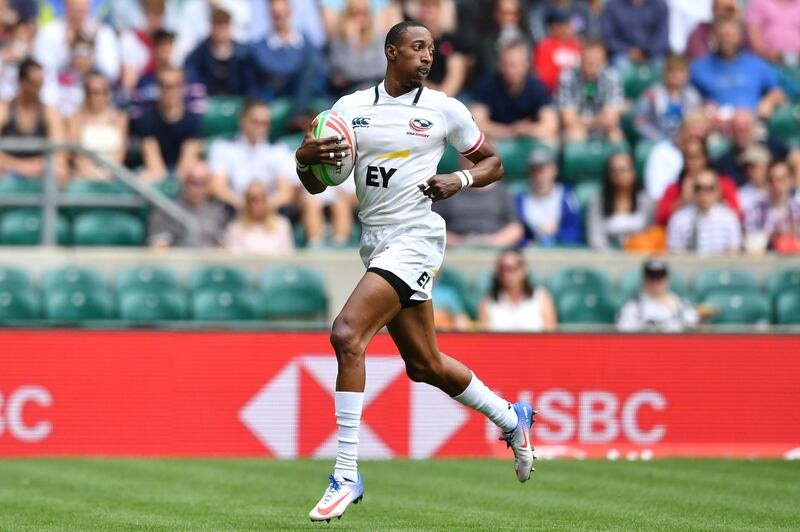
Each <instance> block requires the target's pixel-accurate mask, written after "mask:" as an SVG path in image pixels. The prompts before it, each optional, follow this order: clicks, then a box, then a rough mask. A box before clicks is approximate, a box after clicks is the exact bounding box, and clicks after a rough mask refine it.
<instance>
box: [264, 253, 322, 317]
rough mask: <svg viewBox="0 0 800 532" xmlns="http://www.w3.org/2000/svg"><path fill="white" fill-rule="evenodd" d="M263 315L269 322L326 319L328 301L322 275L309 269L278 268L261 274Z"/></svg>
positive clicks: (269, 269)
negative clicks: (276, 320) (275, 320)
mask: <svg viewBox="0 0 800 532" xmlns="http://www.w3.org/2000/svg"><path fill="white" fill-rule="evenodd" d="M258 284H259V288H260V289H261V292H262V294H263V298H262V300H261V305H260V309H259V310H260V315H261V316H262V317H265V318H269V319H303V318H306V319H315V318H323V319H324V318H325V317H326V315H327V311H328V297H327V295H326V294H325V280H324V279H323V277H322V275H320V274H319V273H318V272H316V271H314V270H310V269H308V268H299V267H293V266H275V267H272V268H268V269H266V270H264V271H263V272H261V275H260V277H259V283H258Z"/></svg>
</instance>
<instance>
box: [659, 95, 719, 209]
mask: <svg viewBox="0 0 800 532" xmlns="http://www.w3.org/2000/svg"><path fill="white" fill-rule="evenodd" d="M710 133H711V123H710V121H709V120H708V118H706V116H705V114H704V113H702V112H700V111H697V112H694V113H689V114H687V115H686V117H685V118H684V119H683V122H682V123H681V125H680V129H679V130H678V133H677V134H676V135H674V137H673V138H671V139H664V140H661V141H658V142H656V144H655V146H653V149H652V150H651V151H650V154H649V155H648V157H647V161H646V163H645V168H644V183H645V189H646V190H647V193H648V194H649V195H650V197H651V198H653V199H654V200H659V199H661V197H662V196H663V195H664V191H665V190H666V189H667V187H668V186H670V185H671V184H672V183H674V182H675V181H677V180H678V177H679V176H680V175H681V170H682V169H683V164H684V161H683V155H682V151H683V145H684V143H686V142H687V141H689V140H699V141H700V143H701V145H702V146H703V147H704V148H703V150H704V153H705V144H706V141H707V139H708V136H709V134H710Z"/></svg>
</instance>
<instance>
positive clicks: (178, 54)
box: [172, 0, 253, 65]
mask: <svg viewBox="0 0 800 532" xmlns="http://www.w3.org/2000/svg"><path fill="white" fill-rule="evenodd" d="M214 8H218V9H222V10H224V11H227V12H228V13H230V15H231V22H232V30H231V31H232V34H233V39H234V40H236V41H239V42H248V41H249V40H250V38H251V24H252V23H253V21H252V18H251V17H252V15H253V12H252V8H253V6H252V3H251V0H181V2H180V11H179V14H178V16H177V17H176V18H175V21H174V22H175V27H174V30H175V34H176V37H177V38H176V39H175V49H174V50H173V53H172V64H173V65H182V64H184V62H185V61H186V57H188V55H189V54H190V53H191V52H192V50H194V49H195V48H197V46H198V45H199V44H200V43H201V42H203V40H205V39H206V38H207V37H208V36H209V35H210V34H211V10H212V9H214Z"/></svg>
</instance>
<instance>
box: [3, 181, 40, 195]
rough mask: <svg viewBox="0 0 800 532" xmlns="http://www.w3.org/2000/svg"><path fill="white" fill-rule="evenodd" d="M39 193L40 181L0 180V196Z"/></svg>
mask: <svg viewBox="0 0 800 532" xmlns="http://www.w3.org/2000/svg"><path fill="white" fill-rule="evenodd" d="M41 193H42V181H41V180H40V179H15V178H12V177H7V178H5V179H0V196H15V195H22V194H41Z"/></svg>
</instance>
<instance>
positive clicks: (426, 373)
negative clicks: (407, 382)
mask: <svg viewBox="0 0 800 532" xmlns="http://www.w3.org/2000/svg"><path fill="white" fill-rule="evenodd" d="M440 366H441V364H438V363H436V362H435V361H429V360H416V361H413V362H412V361H409V362H406V374H407V375H408V378H409V379H411V380H412V381H414V382H425V383H427V384H435V383H436V382H439V377H440V374H441V367H440Z"/></svg>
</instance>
